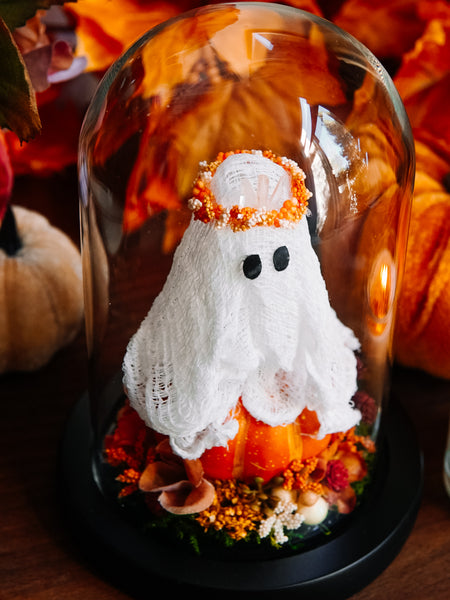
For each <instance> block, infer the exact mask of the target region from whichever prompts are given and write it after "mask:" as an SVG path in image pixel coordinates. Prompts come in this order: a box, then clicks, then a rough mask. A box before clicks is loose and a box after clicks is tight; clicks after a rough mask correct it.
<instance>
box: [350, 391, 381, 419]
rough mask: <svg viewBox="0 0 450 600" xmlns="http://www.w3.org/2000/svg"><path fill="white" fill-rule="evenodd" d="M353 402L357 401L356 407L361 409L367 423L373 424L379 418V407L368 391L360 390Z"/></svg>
mask: <svg viewBox="0 0 450 600" xmlns="http://www.w3.org/2000/svg"><path fill="white" fill-rule="evenodd" d="M353 402H354V403H355V408H357V409H359V410H360V411H361V415H362V420H363V421H364V422H365V423H369V425H373V423H375V419H376V418H377V414H378V407H377V404H376V402H375V400H374V399H373V398H372V396H369V394H368V393H367V392H364V391H362V390H359V391H358V392H356V394H355V395H354V396H353Z"/></svg>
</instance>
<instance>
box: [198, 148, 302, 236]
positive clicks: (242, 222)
mask: <svg viewBox="0 0 450 600" xmlns="http://www.w3.org/2000/svg"><path fill="white" fill-rule="evenodd" d="M251 152H252V151H250V150H236V151H234V152H220V153H219V154H218V156H217V158H216V160H215V161H213V162H211V163H209V164H204V165H203V166H202V169H201V171H200V174H199V176H198V178H197V179H196V181H195V183H194V187H193V196H192V198H191V199H190V201H189V206H190V208H191V210H192V211H193V212H194V215H195V219H197V220H199V221H202V222H203V223H210V222H214V223H215V225H216V227H217V228H219V229H220V228H222V227H225V226H228V227H230V228H231V229H232V230H233V231H245V230H247V229H250V227H256V226H262V225H264V226H266V227H270V226H274V227H286V226H289V225H292V224H293V223H297V222H298V221H300V219H301V218H302V217H303V215H304V214H305V212H306V210H307V208H308V199H309V198H310V196H311V193H310V192H309V191H308V189H307V188H306V186H305V175H304V173H303V171H302V170H301V169H300V168H299V167H298V165H297V164H296V163H295V162H294V161H292V160H289V159H287V158H285V157H280V156H276V155H275V154H274V153H273V152H271V151H270V150H266V151H263V152H261V155H262V156H263V157H264V158H268V159H270V160H271V161H273V162H274V163H276V164H277V165H279V166H281V167H283V169H284V170H285V171H287V172H288V173H289V175H290V176H291V188H292V197H291V198H288V199H287V200H285V202H284V203H283V206H282V207H281V208H280V209H279V210H276V209H274V210H269V211H266V210H261V209H258V208H253V207H249V206H244V207H239V206H237V205H235V206H232V207H231V208H229V209H227V208H224V207H223V206H222V205H221V204H218V203H217V202H216V199H215V198H214V194H213V193H212V192H211V190H210V188H209V183H208V180H210V179H211V178H212V177H213V176H214V174H215V172H216V170H217V167H218V166H219V165H220V164H221V163H222V162H223V161H224V160H225V159H226V158H228V157H229V156H231V155H232V154H249V153H251ZM205 174H206V175H207V177H205Z"/></svg>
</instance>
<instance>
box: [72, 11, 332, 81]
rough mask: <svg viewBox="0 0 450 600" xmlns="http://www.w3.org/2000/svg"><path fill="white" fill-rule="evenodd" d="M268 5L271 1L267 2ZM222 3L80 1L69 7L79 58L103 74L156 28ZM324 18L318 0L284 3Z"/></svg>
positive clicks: (89, 67)
mask: <svg viewBox="0 0 450 600" xmlns="http://www.w3.org/2000/svg"><path fill="white" fill-rule="evenodd" d="M265 1H268V0H265ZM217 3H219V0H215V1H214V0H213V1H212V2H209V3H208V2H205V1H199V0H197V1H196V0H175V1H155V0H108V1H107V2H105V0H78V2H77V3H76V4H70V5H67V6H66V10H67V12H68V13H69V14H72V15H73V16H74V17H75V19H76V33H77V39H78V51H77V54H78V56H85V57H86V58H87V59H88V69H89V70H92V71H104V70H105V69H107V68H108V67H109V66H110V65H111V64H112V63H113V62H114V61H115V60H116V59H117V58H118V57H119V56H120V55H121V54H122V53H123V52H124V51H125V49H126V48H128V47H129V46H130V45H131V44H132V43H133V42H134V41H136V40H137V39H138V38H139V37H140V36H141V35H143V34H144V33H145V32H146V31H148V30H150V29H151V28H152V27H154V26H155V25H158V24H159V23H162V22H163V21H166V20H167V19H170V18H172V17H174V16H176V15H178V14H180V13H182V12H185V11H187V10H190V9H193V8H198V7H200V6H202V5H204V4H217ZM281 4H287V5H291V6H294V7H296V8H300V9H303V10H307V11H309V12H312V13H314V14H317V15H321V11H320V8H319V6H318V4H317V2H316V0H291V1H287V2H281Z"/></svg>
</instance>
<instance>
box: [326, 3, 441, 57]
mask: <svg viewBox="0 0 450 600" xmlns="http://www.w3.org/2000/svg"><path fill="white" fill-rule="evenodd" d="M428 2H429V0H346V1H345V2H344V3H343V4H342V6H341V9H340V10H339V12H338V13H337V14H336V15H335V17H334V18H333V22H334V23H335V24H336V25H338V27H341V28H342V29H344V30H345V31H348V33H350V34H352V35H353V36H354V37H356V38H357V39H358V40H359V41H360V42H362V43H363V44H364V45H365V46H367V48H369V50H371V51H372V52H373V53H374V54H375V56H377V57H378V59H381V60H383V59H392V58H394V59H400V58H401V56H402V55H403V53H404V52H407V51H408V50H409V49H410V48H412V46H413V45H414V42H415V40H416V39H417V38H418V37H419V36H420V35H421V33H422V31H423V29H424V26H425V21H424V18H423V17H422V15H421V13H420V10H419V8H420V5H421V4H427V3H428Z"/></svg>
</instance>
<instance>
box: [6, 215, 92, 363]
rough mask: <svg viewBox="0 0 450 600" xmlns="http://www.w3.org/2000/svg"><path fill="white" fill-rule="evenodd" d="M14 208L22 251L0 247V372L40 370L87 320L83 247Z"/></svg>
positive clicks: (44, 222) (59, 231) (57, 230)
mask: <svg viewBox="0 0 450 600" xmlns="http://www.w3.org/2000/svg"><path fill="white" fill-rule="evenodd" d="M12 209H13V213H14V217H15V220H16V226H17V232H18V235H19V238H20V241H21V247H20V248H19V249H18V251H17V252H16V253H15V254H13V255H8V254H7V253H6V252H5V251H4V250H2V249H1V248H0V373H4V372H6V371H32V370H35V369H38V368H40V367H41V366H43V365H44V364H46V363H47V362H48V361H49V360H50V358H51V357H52V356H53V355H54V353H55V352H56V351H57V350H59V349H60V348H62V347H63V346H64V345H66V344H68V343H69V342H71V341H72V340H73V338H74V337H75V336H76V334H77V333H78V331H79V329H80V325H81V322H82V318H83V289H82V273H81V256H80V253H79V250H78V248H77V247H76V246H75V244H74V243H73V242H72V240H71V239H70V238H69V237H68V236H67V235H66V234H65V233H63V232H62V231H61V230H59V229H57V228H56V227H53V226H52V225H51V224H50V223H49V222H48V220H47V219H46V218H45V217H43V216H42V215H40V214H39V213H37V212H34V211H31V210H28V209H25V208H23V207H19V206H13V207H12Z"/></svg>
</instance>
